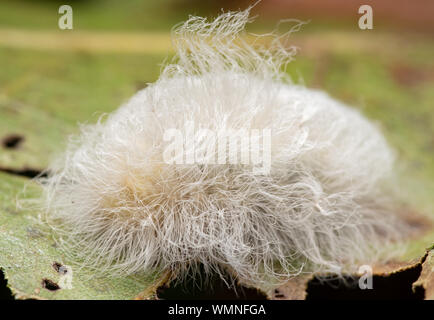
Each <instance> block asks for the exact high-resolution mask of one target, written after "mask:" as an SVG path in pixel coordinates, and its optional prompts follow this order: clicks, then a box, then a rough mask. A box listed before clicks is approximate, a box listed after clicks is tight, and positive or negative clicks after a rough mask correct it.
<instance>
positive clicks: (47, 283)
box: [42, 278, 60, 291]
mask: <svg viewBox="0 0 434 320" xmlns="http://www.w3.org/2000/svg"><path fill="white" fill-rule="evenodd" d="M42 288H45V289H47V290H50V291H57V290H59V289H60V287H59V285H58V284H57V283H56V282H54V281H53V280H50V279H46V278H44V279H42Z"/></svg>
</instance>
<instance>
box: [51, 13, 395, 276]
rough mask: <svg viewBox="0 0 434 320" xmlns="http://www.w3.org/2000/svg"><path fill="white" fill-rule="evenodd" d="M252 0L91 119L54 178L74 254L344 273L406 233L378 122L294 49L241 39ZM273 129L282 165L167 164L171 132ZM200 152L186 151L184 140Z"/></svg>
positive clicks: (201, 29)
mask: <svg viewBox="0 0 434 320" xmlns="http://www.w3.org/2000/svg"><path fill="white" fill-rule="evenodd" d="M248 15H249V10H246V11H242V12H235V13H234V12H232V13H224V14H222V15H221V16H219V17H218V18H217V19H216V20H214V21H212V22H208V21H207V20H206V19H203V18H200V17H191V18H190V19H189V20H188V21H187V22H185V23H184V24H182V25H181V26H179V27H178V28H176V29H175V30H174V44H175V48H176V52H177V56H176V61H175V62H174V63H173V64H170V65H168V66H167V67H166V68H165V69H164V70H163V72H162V74H161V76H160V78H159V80H158V81H157V82H156V83H154V84H151V85H149V86H148V87H147V88H146V89H143V90H141V91H140V92H138V93H137V94H136V95H135V96H133V97H132V98H131V99H130V100H129V101H128V102H127V103H126V104H125V105H123V106H121V108H119V110H117V111H116V112H115V113H113V114H111V115H109V116H108V117H107V119H106V120H105V121H100V122H98V123H97V124H95V125H90V126H86V127H83V129H82V132H81V135H80V136H79V137H77V138H76V139H74V140H72V141H71V142H70V145H69V148H68V150H67V152H66V153H65V155H64V157H63V158H62V159H59V160H58V161H57V162H56V164H55V165H53V166H52V168H51V174H50V176H49V177H48V178H47V179H45V181H43V187H44V191H45V203H46V209H47V210H46V212H47V215H46V218H47V220H48V221H49V222H50V224H52V225H54V226H55V228H56V231H57V232H59V233H60V234H61V235H62V239H63V241H62V244H63V245H64V246H65V251H66V252H68V253H73V254H74V255H76V256H79V257H80V258H81V259H82V261H83V262H84V263H85V264H86V265H89V266H94V267H97V268H98V269H99V270H108V271H110V272H118V273H121V274H131V273H136V272H152V271H155V270H157V271H161V270H170V271H171V272H172V273H173V275H174V276H175V277H177V278H178V279H182V277H183V276H185V275H186V274H187V272H188V271H192V270H193V271H194V270H196V269H197V267H198V266H203V267H204V269H205V272H207V273H211V272H217V273H220V274H222V273H229V274H230V275H231V276H232V278H233V279H237V280H240V281H242V282H244V283H247V284H251V283H258V282H263V283H264V282H266V283H269V282H275V281H279V280H284V279H287V278H288V277H291V276H294V275H296V274H298V273H300V272H318V271H321V272H324V271H332V272H339V270H341V268H346V267H348V266H352V265H355V264H356V263H358V262H360V261H362V262H366V261H368V260H372V259H373V258H374V256H375V254H376V253H378V252H379V249H380V248H381V247H383V246H384V245H385V244H386V243H387V242H388V241H389V240H391V239H394V238H396V236H397V230H396V228H397V227H396V226H397V225H396V223H395V219H394V216H393V215H391V214H390V212H389V211H388V210H386V207H385V204H384V201H383V200H384V196H383V195H382V191H381V186H382V184H383V183H384V182H385V181H386V180H387V178H388V176H389V174H390V173H391V169H392V165H393V153H392V151H391V149H390V148H389V146H388V145H387V143H386V141H385V139H384V137H383V136H382V134H381V133H380V132H379V130H378V129H377V128H376V127H375V126H374V125H373V124H371V123H370V122H369V121H368V120H366V119H365V118H364V117H363V116H362V115H361V114H360V113H359V112H358V111H355V110H353V109H351V108H349V107H347V106H345V105H343V104H341V103H339V102H337V101H335V100H333V99H332V98H330V97H329V96H327V95H326V94H325V93H322V92H319V91H314V90H310V89H307V88H304V87H301V86H296V85H293V84H290V83H289V81H288V80H287V79H286V77H285V75H284V74H283V73H282V72H281V71H280V70H281V65H282V64H285V63H286V62H288V61H289V60H290V59H291V57H292V55H293V53H294V51H293V50H289V51H288V50H287V49H286V48H284V47H283V46H282V45H281V44H280V42H279V38H276V39H275V41H274V42H272V43H271V46H270V47H267V49H266V48H265V47H255V46H254V45H251V44H249V43H248V42H247V41H246V40H244V37H243V36H242V33H243V30H244V27H245V24H246V23H247V22H248V20H249V18H248ZM189 121H190V122H194V123H195V124H197V125H198V126H200V127H203V128H207V129H209V130H212V131H213V132H216V133H217V135H219V134H221V133H222V132H225V130H227V129H247V130H251V129H259V130H261V129H264V128H269V129H271V132H272V135H271V149H270V155H271V158H270V159H271V166H270V172H269V173H268V174H255V173H254V172H253V171H252V168H251V166H246V165H238V164H227V165H219V164H168V163H167V162H165V161H164V159H163V153H164V151H165V148H166V147H167V141H165V139H164V133H165V132H166V131H167V130H168V129H172V128H175V129H179V130H183V128H184V126H185V123H187V122H189ZM185 150H186V152H189V151H188V150H189V149H188V148H186V149H185Z"/></svg>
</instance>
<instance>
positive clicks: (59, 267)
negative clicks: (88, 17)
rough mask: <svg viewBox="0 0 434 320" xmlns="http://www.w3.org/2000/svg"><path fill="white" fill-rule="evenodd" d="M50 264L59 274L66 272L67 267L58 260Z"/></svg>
mask: <svg viewBox="0 0 434 320" xmlns="http://www.w3.org/2000/svg"><path fill="white" fill-rule="evenodd" d="M52 266H53V269H54V270H55V271H56V272H58V273H60V274H66V273H67V272H68V269H67V268H66V267H65V266H64V265H62V264H61V263H59V262H53V264H52Z"/></svg>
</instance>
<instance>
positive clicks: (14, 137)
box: [2, 134, 24, 149]
mask: <svg viewBox="0 0 434 320" xmlns="http://www.w3.org/2000/svg"><path fill="white" fill-rule="evenodd" d="M23 141H24V137H23V136H21V135H19V134H10V135H8V136H6V137H4V138H3V139H2V145H3V147H4V148H6V149H16V148H18V147H19V146H20V144H21V143H22V142H23Z"/></svg>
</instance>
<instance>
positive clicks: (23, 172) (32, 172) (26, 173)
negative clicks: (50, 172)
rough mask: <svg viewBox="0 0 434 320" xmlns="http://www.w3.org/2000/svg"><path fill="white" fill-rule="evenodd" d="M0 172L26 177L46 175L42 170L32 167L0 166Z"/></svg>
mask: <svg viewBox="0 0 434 320" xmlns="http://www.w3.org/2000/svg"><path fill="white" fill-rule="evenodd" d="M0 172H4V173H8V174H13V175H16V176H21V177H26V178H30V179H33V178H36V177H41V178H42V177H47V173H46V172H44V171H43V170H38V169H33V168H23V169H15V168H5V167H0Z"/></svg>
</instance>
